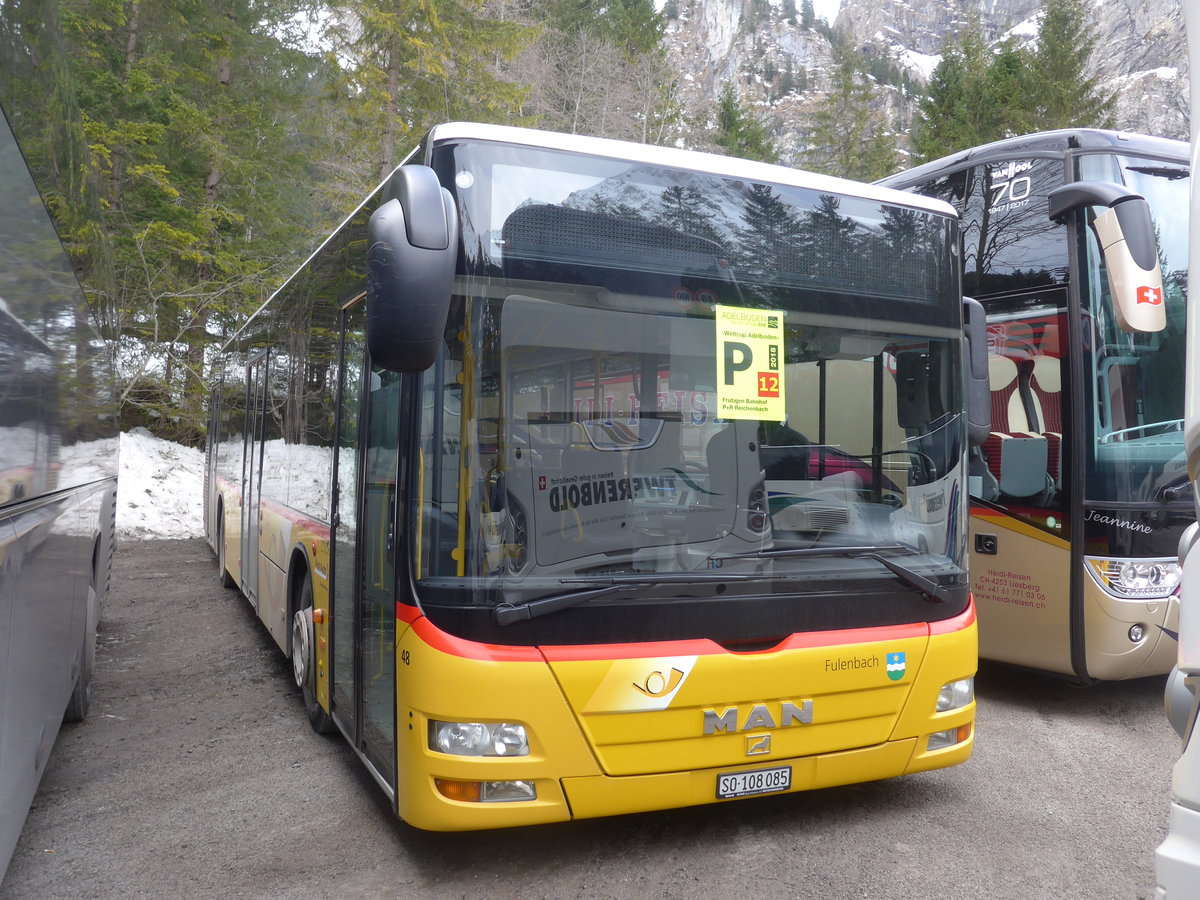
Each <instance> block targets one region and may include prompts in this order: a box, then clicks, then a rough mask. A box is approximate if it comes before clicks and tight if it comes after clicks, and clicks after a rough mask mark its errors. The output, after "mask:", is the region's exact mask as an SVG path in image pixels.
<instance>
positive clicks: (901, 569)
mask: <svg viewBox="0 0 1200 900" xmlns="http://www.w3.org/2000/svg"><path fill="white" fill-rule="evenodd" d="M883 551H901V552H904V553H920V552H921V551H920V550H918V549H917V548H916V547H913V546H912V545H911V544H902V543H897V544H883V545H879V546H874V547H870V546H868V547H778V548H773V549H771V550H763V551H761V552H759V553H737V554H733V555H731V556H723V557H720V558H721V559H754V558H756V557H760V556H761V557H796V556H847V557H850V558H852V559H872V560H874V561H875V562H877V563H879V564H880V565H882V566H883V567H884V568H886V569H887V570H888V571H890V572H891V573H892V574H893V575H895V576H896V577H897V578H899V579H900V581H901V582H903V583H904V584H905V585H906V586H907V587H910V588H912V589H913V590H916V591H920V592H921V593H922V594H924V595H925V596H926V597H927V598H929V599H930V600H932V601H933V602H934V603H945V602H946V601H947V600H952V599H953V598H954V591H953V589H951V588H948V587H946V586H944V585H942V584H939V583H938V582H936V581H934V580H933V579H932V578H927V577H925V576H924V575H922V574H920V573H919V572H914V571H913V570H912V569H910V568H908V566H902V565H901V564H900V563H898V562H896V561H895V560H893V559H889V558H888V557H886V556H883V555H882V552H883Z"/></svg>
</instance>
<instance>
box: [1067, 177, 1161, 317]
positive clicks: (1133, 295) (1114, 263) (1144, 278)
mask: <svg viewBox="0 0 1200 900" xmlns="http://www.w3.org/2000/svg"><path fill="white" fill-rule="evenodd" d="M1049 197H1050V218H1051V219H1052V220H1054V221H1055V222H1062V221H1064V220H1065V219H1066V216H1067V214H1068V213H1070V212H1072V211H1074V210H1076V209H1080V208H1082V207H1088V206H1100V207H1104V208H1105V209H1104V212H1102V213H1101V214H1100V215H1098V216H1096V217H1095V218H1094V219H1092V220H1091V226H1092V230H1093V231H1094V232H1095V233H1096V239H1097V240H1098V241H1099V242H1100V252H1101V253H1103V254H1104V267H1105V268H1106V269H1107V270H1108V284H1109V290H1110V293H1111V294H1112V298H1113V309H1114V310H1115V311H1116V314H1117V324H1118V325H1120V326H1121V329H1122V330H1124V331H1141V332H1150V331H1162V330H1163V329H1164V328H1166V327H1167V307H1166V304H1165V303H1164V302H1163V301H1164V294H1163V283H1162V271H1161V270H1160V269H1159V266H1158V246H1157V244H1156V242H1155V240H1154V223H1153V222H1152V221H1151V219H1150V204H1148V203H1147V202H1146V200H1145V198H1144V197H1142V196H1141V194H1136V193H1134V192H1133V191H1131V190H1130V189H1129V188H1127V187H1125V186H1124V185H1120V184H1116V183H1114V182H1111V181H1076V182H1073V183H1071V184H1064V185H1063V186H1062V187H1058V188H1055V189H1054V190H1052V191H1051V192H1050V194H1049Z"/></svg>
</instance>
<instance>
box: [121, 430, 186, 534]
mask: <svg viewBox="0 0 1200 900" xmlns="http://www.w3.org/2000/svg"><path fill="white" fill-rule="evenodd" d="M120 451H121V468H120V472H119V474H118V476H117V534H118V536H120V537H127V538H135V539H146V538H164V539H166V538H192V537H204V453H203V452H201V451H200V450H193V449H192V448H191V447H184V446H183V445H181V444H175V443H172V442H171V441H164V440H163V439H161V438H156V437H155V436H154V435H152V434H150V432H148V431H146V430H145V429H144V428H135V429H134V430H133V431H129V432H125V433H124V434H122V435H121V445H120Z"/></svg>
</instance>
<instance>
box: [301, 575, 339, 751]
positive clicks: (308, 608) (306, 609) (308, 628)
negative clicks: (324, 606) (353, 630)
mask: <svg viewBox="0 0 1200 900" xmlns="http://www.w3.org/2000/svg"><path fill="white" fill-rule="evenodd" d="M297 607H298V608H297V609H296V614H295V615H294V616H292V674H293V675H294V676H295V678H296V687H298V688H300V691H301V693H302V694H303V695H304V709H305V711H306V712H307V713H308V721H309V723H310V724H311V725H312V727H313V731H316V732H317V733H318V734H329V733H330V732H332V731H333V730H334V728H335V726H334V724H333V719H331V718H330V717H329V715H328V714H327V713H326V712H325V710H323V709H321V704H320V703H318V702H317V658H316V641H315V640H314V639H313V620H312V607H313V589H312V576H311V575H305V576H304V587H302V588H301V589H300V602H299V603H298V604H297Z"/></svg>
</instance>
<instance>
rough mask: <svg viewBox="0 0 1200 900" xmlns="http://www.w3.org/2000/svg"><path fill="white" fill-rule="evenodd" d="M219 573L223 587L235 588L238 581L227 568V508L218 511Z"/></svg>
mask: <svg viewBox="0 0 1200 900" xmlns="http://www.w3.org/2000/svg"><path fill="white" fill-rule="evenodd" d="M217 571H219V572H220V573H221V587H223V588H235V587H237V581H235V580H234V577H233V576H232V575H230V574H229V570H228V569H227V568H225V508H224V507H219V508H218V509H217Z"/></svg>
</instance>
